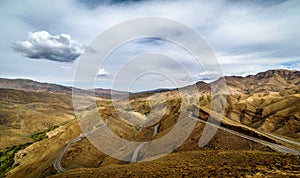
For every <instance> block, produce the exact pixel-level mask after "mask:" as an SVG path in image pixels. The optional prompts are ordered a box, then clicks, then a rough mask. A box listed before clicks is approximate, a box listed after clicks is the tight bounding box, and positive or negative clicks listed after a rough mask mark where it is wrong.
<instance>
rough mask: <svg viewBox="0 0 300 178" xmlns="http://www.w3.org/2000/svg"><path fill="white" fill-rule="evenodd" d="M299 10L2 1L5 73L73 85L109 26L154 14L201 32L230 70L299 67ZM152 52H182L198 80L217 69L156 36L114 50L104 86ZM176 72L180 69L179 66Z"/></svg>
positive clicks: (0, 72) (280, 4) (255, 4)
mask: <svg viewBox="0 0 300 178" xmlns="http://www.w3.org/2000/svg"><path fill="white" fill-rule="evenodd" d="M299 12H300V1H297V0H294V1H293V0H291V1H280V0H276V1H272V0H267V1H262V0H260V1H259V0H257V1H255V0H254V1H235V0H227V1H225V0H217V1H208V0H203V1H178V0H172V1H158V0H154V1H141V0H139V1H134V0H131V1H120V0H114V1H110V0H104V1H96V0H92V1H87V0H64V1H61V0H45V1H34V0H24V1H17V0H6V1H1V2H0V19H1V22H2V24H3V25H2V26H1V29H0V31H1V33H0V38H1V41H0V52H1V54H2V55H1V64H0V77H3V78H29V79H33V80H37V81H43V82H50V83H59V84H65V85H72V81H73V77H74V72H75V69H76V65H77V63H78V61H79V60H80V57H79V56H80V55H81V54H82V53H83V52H84V50H85V49H86V47H87V46H88V45H89V44H90V43H91V42H92V41H93V40H94V39H95V38H96V37H97V36H98V35H99V34H100V33H101V32H103V31H104V30H106V29H108V28H109V27H111V26H112V25H114V24H118V23H120V22H122V21H125V20H129V19H133V18H139V17H149V16H150V17H152V16H154V17H165V18H169V19H173V20H176V21H179V22H181V23H184V24H186V25H188V26H190V27H192V28H194V29H195V30H197V31H198V32H199V33H200V34H201V35H202V36H203V37H204V38H205V39H206V41H207V42H208V43H209V45H210V46H211V48H212V49H213V50H214V52H215V54H216V56H217V58H218V61H219V63H220V64H221V67H222V69H223V73H224V75H243V76H245V75H248V74H255V73H257V72H261V71H265V70H268V69H277V68H284V69H295V70H299V69H300V50H299V49H300V42H299V41H300V23H299V22H300V15H299ZM139 28H142V27H139ZM191 43H192V41H191ZM148 52H160V53H161V52H164V53H166V54H169V55H172V56H174V57H175V58H177V59H178V60H179V62H180V63H182V64H183V65H184V66H185V67H186V68H187V69H188V70H189V71H190V73H191V75H192V78H193V79H194V80H195V81H198V80H204V81H206V79H207V75H213V71H204V70H203V69H202V68H201V67H198V66H197V65H195V63H194V61H193V59H192V58H191V56H189V54H188V53H187V52H186V51H184V50H183V49H180V48H179V47H178V46H176V45H174V44H172V43H170V42H168V41H165V40H161V39H156V38H153V39H141V40H136V41H133V42H130V43H128V44H124V46H121V47H120V48H118V49H117V50H116V51H114V53H113V54H112V55H111V56H110V57H109V60H107V62H106V63H105V65H104V66H101V67H100V68H99V72H98V77H97V82H96V85H97V87H103V88H110V87H111V85H112V80H113V78H114V75H115V73H116V71H117V69H118V67H120V66H121V65H122V64H123V63H124V62H126V61H127V60H128V59H130V58H132V57H134V56H138V55H142V54H144V53H148ZM149 63H151V64H153V63H155V65H157V66H162V65H164V64H162V63H163V62H160V61H159V60H151V59H149ZM135 67H139V66H135ZM130 70H131V71H128V72H132V71H133V70H134V67H131V68H130ZM168 72H169V73H174V74H176V73H178V71H176V69H175V68H173V69H172V68H169V69H168ZM151 76H152V77H151ZM182 77H183V76H178V78H182ZM162 78H163V77H162V76H161V78H160V79H159V77H158V76H157V75H156V74H155V75H150V76H148V77H145V78H144V79H143V80H140V81H138V82H136V85H137V86H136V90H143V89H152V88H159V87H168V86H170V87H172V86H171V84H169V83H168V82H162V81H164V80H163V79H162ZM149 81H154V82H149ZM155 81H156V82H155ZM159 81H161V82H159ZM149 83H151V85H149ZM141 86H143V87H141Z"/></svg>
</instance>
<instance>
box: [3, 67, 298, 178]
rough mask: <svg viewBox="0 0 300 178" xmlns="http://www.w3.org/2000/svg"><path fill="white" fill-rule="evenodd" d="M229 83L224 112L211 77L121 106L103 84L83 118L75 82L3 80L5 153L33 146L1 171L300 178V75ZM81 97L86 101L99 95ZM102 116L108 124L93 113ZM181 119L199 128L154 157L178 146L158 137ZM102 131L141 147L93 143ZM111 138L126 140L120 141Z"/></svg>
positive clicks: (277, 73)
mask: <svg viewBox="0 0 300 178" xmlns="http://www.w3.org/2000/svg"><path fill="white" fill-rule="evenodd" d="M225 80H226V85H227V93H226V96H225V97H226V105H225V111H224V115H221V116H218V113H217V111H214V110H212V109H211V103H212V101H213V100H214V96H211V92H210V85H209V84H207V83H204V82H198V83H196V84H195V85H194V86H196V87H197V91H198V93H194V94H193V95H192V96H184V97H182V96H180V94H179V90H177V89H172V90H157V91H155V90H154V91H148V92H141V93H136V94H135V93H130V95H129V96H130V97H129V98H130V99H129V102H130V103H126V101H118V103H117V104H118V107H117V108H116V106H114V103H113V101H112V100H111V98H110V96H109V94H107V91H106V90H105V91H104V90H96V92H97V91H98V92H102V93H101V95H100V94H99V95H96V98H94V99H95V101H96V108H93V107H91V108H83V109H82V110H81V111H80V115H78V114H75V113H74V110H73V104H72V95H71V90H72V89H70V88H69V87H63V86H57V85H50V84H41V83H38V84H37V83H35V82H33V83H32V84H31V87H30V88H29V87H28V85H27V86H26V87H24V85H23V84H20V83H22V82H19V81H16V80H12V81H9V80H5V82H6V83H5V82H2V84H1V81H0V84H1V85H0V87H1V89H0V90H1V92H0V105H1V107H0V109H1V112H0V114H1V116H0V140H1V142H0V143H1V144H0V148H1V150H3V151H2V152H1V154H7V152H5V149H7V148H10V147H13V146H19V145H24V144H25V145H26V144H27V145H26V146H20V149H19V150H18V151H16V152H15V153H14V155H13V160H11V159H10V160H11V161H12V162H13V164H12V165H11V167H10V168H9V169H7V170H5V172H4V174H2V176H4V175H6V176H7V177H24V175H26V176H27V177H47V176H49V177H77V176H80V177H111V176H114V177H129V176H133V177H141V176H143V175H149V176H150V177H157V176H161V177H162V176H169V177H171V176H172V177H181V176H183V175H185V176H187V177H193V176H219V177H222V176H238V177H247V176H257V177H260V176H264V175H270V176H273V177H282V176H300V164H299V159H300V157H299V155H300V85H299V84H300V72H299V71H289V70H270V71H266V72H262V73H259V74H256V75H252V76H247V77H235V76H230V77H225ZM3 85H5V86H10V88H8V87H3ZM13 86H14V87H13ZM47 87H48V88H47ZM52 87H54V88H52ZM189 87H191V86H187V87H185V88H186V89H188V88H189ZM45 88H47V89H45ZM87 92H90V91H87ZM119 94H120V96H121V95H122V94H124V93H122V92H120V93H119ZM77 99H78V100H79V101H80V102H81V103H83V105H84V103H88V100H91V99H92V98H87V97H78V98H77ZM198 101H199V102H198ZM184 105H185V106H184ZM182 108H187V109H186V110H185V109H182ZM95 111H96V112H95ZM95 113H98V114H99V115H100V116H101V118H102V120H101V121H97V122H96V121H91V120H90V118H94V117H95ZM209 115H214V116H215V117H218V118H221V121H220V126H218V125H214V124H213V123H212V124H210V125H211V127H217V130H216V134H215V135H214V136H213V137H212V140H211V141H210V142H209V143H208V144H207V145H204V146H203V147H199V140H200V138H201V136H202V135H203V130H204V128H205V127H206V125H207V124H208V123H207V120H208V117H209ZM157 118H159V119H157ZM181 118H185V119H186V120H189V121H191V123H190V124H194V125H195V127H194V129H193V130H192V131H191V134H190V135H189V136H188V138H187V139H186V140H185V142H184V143H183V144H182V145H180V146H179V147H177V148H175V151H174V152H172V153H171V154H168V155H166V156H164V157H160V156H161V155H159V154H157V155H152V154H153V153H152V152H149V149H154V150H162V149H163V148H164V147H165V146H166V145H169V144H172V141H173V140H167V141H166V142H165V143H163V144H160V145H154V144H152V143H153V142H154V141H156V140H159V139H161V138H163V137H165V136H167V135H168V134H169V133H170V132H171V131H172V129H173V128H174V127H176V123H178V122H180V121H181ZM85 124H86V125H85ZM91 125H92V126H93V127H91V128H89V127H88V126H91ZM208 125H209V124H208ZM88 129H89V131H88V132H84V133H82V130H84V131H85V130H88ZM101 129H109V130H110V131H111V132H112V133H114V134H115V135H117V136H118V137H120V138H122V139H126V140H129V141H134V142H139V143H141V144H133V145H132V146H130V145H129V146H128V147H125V148H126V149H124V150H123V151H120V152H117V153H116V155H110V156H108V155H106V154H105V153H104V152H102V151H100V150H99V149H97V145H93V144H92V143H91V142H90V141H89V139H93V137H95V138H97V137H99V132H98V131H99V130H101ZM99 138H100V137H99ZM152 141H153V142H152ZM103 144H107V145H111V146H112V147H113V146H116V147H117V146H118V144H116V143H115V142H114V141H113V140H107V141H105V143H103ZM114 144H116V145H114ZM131 148H132V149H131ZM115 157H123V158H124V160H128V161H122V160H118V159H116V158H115ZM156 157H160V158H159V159H155V160H152V161H150V160H147V159H149V158H153V159H154V158H156ZM10 158H12V157H10ZM1 166H2V163H1ZM134 170H139V171H134ZM26 176H25V177H26Z"/></svg>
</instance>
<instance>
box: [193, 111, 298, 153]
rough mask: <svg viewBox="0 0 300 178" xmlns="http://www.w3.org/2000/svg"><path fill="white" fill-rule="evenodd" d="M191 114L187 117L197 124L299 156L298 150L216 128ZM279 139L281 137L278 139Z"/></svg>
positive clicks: (223, 128)
mask: <svg viewBox="0 0 300 178" xmlns="http://www.w3.org/2000/svg"><path fill="white" fill-rule="evenodd" d="M192 114H193V113H192V112H189V115H188V116H189V117H190V118H192V119H194V120H197V121H199V122H202V123H205V124H209V125H211V126H213V127H218V128H219V129H221V130H224V131H226V132H229V133H231V134H234V135H236V136H239V137H242V138H245V139H247V140H251V141H254V142H257V143H260V144H263V145H266V146H268V147H270V148H272V149H273V150H276V151H279V152H283V153H291V154H295V155H300V151H298V150H295V149H293V148H288V147H285V146H282V145H278V144H275V143H271V142H268V141H265V140H261V139H258V138H255V137H251V136H248V135H245V134H241V133H239V132H237V131H233V130H230V129H227V128H225V127H222V126H216V125H214V124H212V123H209V122H206V121H204V120H201V119H198V118H196V117H194V116H193V115H192ZM280 138H281V137H280Z"/></svg>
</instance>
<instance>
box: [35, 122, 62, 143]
mask: <svg viewBox="0 0 300 178" xmlns="http://www.w3.org/2000/svg"><path fill="white" fill-rule="evenodd" d="M57 127H59V126H57V125H55V126H51V127H49V128H48V129H46V130H44V131H40V132H38V133H35V134H33V135H31V138H32V139H33V140H34V141H36V142H37V141H40V140H43V139H45V138H47V135H46V133H47V132H49V131H51V130H54V129H56V128H57Z"/></svg>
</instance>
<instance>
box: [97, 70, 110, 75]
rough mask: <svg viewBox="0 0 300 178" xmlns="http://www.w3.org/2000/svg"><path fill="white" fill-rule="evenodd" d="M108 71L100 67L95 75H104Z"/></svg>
mask: <svg viewBox="0 0 300 178" xmlns="http://www.w3.org/2000/svg"><path fill="white" fill-rule="evenodd" d="M106 75H108V73H107V72H106V71H105V70H104V69H100V70H99V71H98V73H97V76H106Z"/></svg>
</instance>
